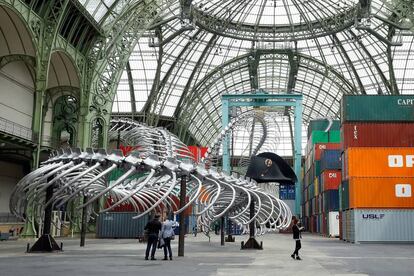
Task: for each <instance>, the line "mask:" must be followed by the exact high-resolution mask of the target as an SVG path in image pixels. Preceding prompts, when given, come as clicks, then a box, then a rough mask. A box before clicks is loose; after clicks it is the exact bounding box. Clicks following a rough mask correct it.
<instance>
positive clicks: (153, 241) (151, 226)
mask: <svg viewBox="0 0 414 276" xmlns="http://www.w3.org/2000/svg"><path fill="white" fill-rule="evenodd" d="M159 218H160V215H155V216H154V219H153V220H151V221H149V222H148V223H147V225H145V227H144V230H147V231H148V241H147V250H146V251H145V260H148V256H149V253H150V250H151V247H152V250H151V260H156V259H155V250H156V249H157V242H158V234H159V232H160V230H161V222H160V221H159Z"/></svg>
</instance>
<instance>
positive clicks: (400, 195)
mask: <svg viewBox="0 0 414 276" xmlns="http://www.w3.org/2000/svg"><path fill="white" fill-rule="evenodd" d="M348 183H349V208H385V209H389V208H405V209H409V208H414V195H413V194H412V191H413V187H414V177H405V178H402V177H395V178H394V177H386V178H385V177H382V178H378V177H370V178H368V177H363V178H362V177H352V178H350V179H349V182H348ZM413 223H414V222H413Z"/></svg>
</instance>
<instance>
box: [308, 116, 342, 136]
mask: <svg viewBox="0 0 414 276" xmlns="http://www.w3.org/2000/svg"><path fill="white" fill-rule="evenodd" d="M331 122H332V123H331V124H330V122H329V121H328V120H326V119H321V120H311V121H310V122H309V125H308V139H309V137H310V136H311V133H312V132H313V131H315V130H322V131H325V130H328V131H331V130H339V128H340V125H341V122H340V121H339V120H331ZM329 125H331V126H330V128H329V129H327V128H328V126H329Z"/></svg>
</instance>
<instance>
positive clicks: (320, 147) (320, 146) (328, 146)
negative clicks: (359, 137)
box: [310, 143, 341, 162]
mask: <svg viewBox="0 0 414 276" xmlns="http://www.w3.org/2000/svg"><path fill="white" fill-rule="evenodd" d="M340 149H341V143H317V144H315V145H314V146H313V149H312V150H311V153H310V155H311V156H312V161H313V162H314V161H319V160H321V155H322V152H323V151H324V150H340Z"/></svg>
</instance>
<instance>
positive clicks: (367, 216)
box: [362, 214, 385, 220]
mask: <svg viewBox="0 0 414 276" xmlns="http://www.w3.org/2000/svg"><path fill="white" fill-rule="evenodd" d="M384 216H385V214H362V218H363V219H376V220H379V219H383V218H384Z"/></svg>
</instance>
